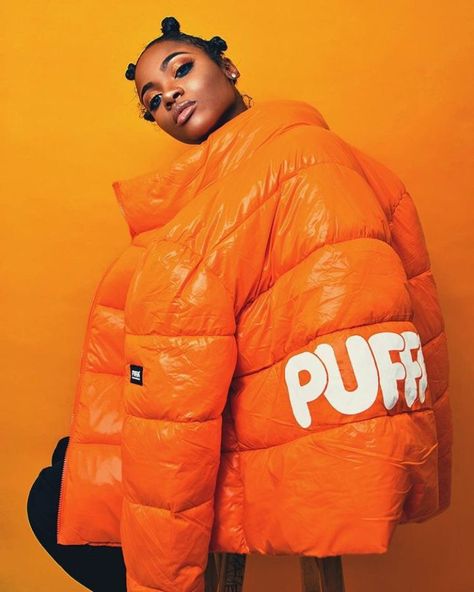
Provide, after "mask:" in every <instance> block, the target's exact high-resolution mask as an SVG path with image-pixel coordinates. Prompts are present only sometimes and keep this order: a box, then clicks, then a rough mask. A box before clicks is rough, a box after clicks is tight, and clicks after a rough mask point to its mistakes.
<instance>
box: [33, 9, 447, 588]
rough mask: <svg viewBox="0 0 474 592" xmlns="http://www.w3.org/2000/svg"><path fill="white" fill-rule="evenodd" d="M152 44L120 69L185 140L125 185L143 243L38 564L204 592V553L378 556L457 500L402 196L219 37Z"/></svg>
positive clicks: (86, 362)
mask: <svg viewBox="0 0 474 592" xmlns="http://www.w3.org/2000/svg"><path fill="white" fill-rule="evenodd" d="M162 31H163V35H162V36H161V37H159V38H158V39H156V40H154V41H153V42H151V44H149V45H148V46H147V47H146V48H145V50H144V52H143V53H142V55H141V56H140V58H139V60H138V62H137V64H136V65H133V64H129V67H128V69H127V73H126V76H127V78H129V79H130V80H134V81H135V87H136V91H137V93H138V96H139V99H140V105H141V110H142V114H143V117H144V118H145V119H147V120H149V121H151V122H156V123H157V124H158V125H159V127H160V128H161V129H163V130H164V131H166V132H167V133H169V134H170V135H172V136H173V137H175V138H176V139H178V140H179V141H180V142H183V143H185V144H191V145H192V146H191V147H189V148H188V149H186V150H185V151H184V152H183V154H182V155H180V157H179V158H177V159H176V160H175V161H174V162H173V165H172V166H171V167H170V168H169V169H166V170H158V171H153V172H151V173H147V174H143V175H140V176H138V177H135V178H133V179H128V180H123V181H115V182H114V183H113V188H114V190H115V192H116V195H117V199H118V201H119V204H120V207H121V209H122V211H123V214H124V216H125V218H126V221H127V224H128V226H129V229H130V235H131V239H132V241H131V245H130V247H129V248H127V249H126V251H125V252H124V254H123V255H121V256H120V257H119V258H118V259H117V260H116V261H114V262H113V264H112V265H111V267H110V268H109V269H108V271H107V273H106V274H105V276H104V278H103V280H102V281H101V283H100V285H99V287H98V289H97V292H96V295H95V298H94V301H93V303H92V308H91V313H90V318H89V322H88V327H87V331H86V338H85V342H84V348H83V356H82V361H81V369H80V379H79V381H78V388H77V393H76V397H75V403H74V409H73V414H72V420H71V430H70V436H69V445H68V447H67V450H66V458H65V463H64V465H63V467H62V477H61V479H60V485H59V487H60V491H59V493H58V491H57V489H55V490H54V491H55V495H56V497H54V496H53V495H51V496H50V498H48V499H49V500H50V501H51V500H53V498H54V500H55V502H54V508H53V510H55V511H56V510H57V515H58V516H57V533H56V534H57V536H56V542H54V540H53V539H54V536H53V535H51V538H50V540H49V543H48V544H49V548H48V547H47V550H48V551H49V552H50V553H51V554H52V555H53V557H54V558H55V559H56V560H57V561H58V562H59V563H60V564H62V565H63V567H65V569H66V571H68V573H71V575H73V577H76V579H78V576H77V572H78V571H80V570H84V572H89V573H90V572H91V571H93V572H94V573H102V574H103V578H105V579H106V578H107V577H109V576H110V569H112V571H114V570H115V571H114V576H116V577H117V578H118V579H120V578H123V573H124V566H123V564H122V556H121V555H120V553H121V551H123V559H124V563H125V565H126V570H125V571H126V573H125V579H126V582H123V580H122V584H123V585H122V588H120V587H119V585H116V584H114V586H113V587H110V589H114V590H119V589H125V585H126V589H127V590H128V592H139V591H140V592H143V591H145V590H163V591H164V590H166V591H167V592H171V591H172V592H177V591H179V592H203V590H204V571H205V569H206V565H208V557H209V553H211V552H223V553H231V554H236V555H234V557H235V556H237V557H240V558H242V556H243V555H246V554H248V553H252V552H254V553H263V554H295V555H308V556H319V557H324V556H336V555H342V554H345V553H384V552H386V551H387V549H388V546H389V543H390V540H391V538H392V535H393V532H394V530H395V528H396V526H397V524H403V523H406V522H413V521H417V522H420V521H423V520H426V519H428V518H430V517H433V516H435V515H437V514H439V513H440V512H441V511H443V510H444V509H446V508H447V507H448V506H449V503H450V478H451V444H452V427H451V410H450V403H449V397H448V388H447V387H448V357H447V346H446V335H445V332H444V323H443V318H442V314H441V311H440V309H439V304H438V298H437V293H436V286H435V282H434V279H433V276H432V273H431V269H430V260H429V256H428V253H427V251H426V245H425V242H424V237H423V231H422V229H421V226H420V223H419V219H418V215H417V213H416V209H415V206H414V203H413V200H412V199H411V196H410V195H409V193H408V191H407V190H406V188H405V186H404V185H403V183H402V182H401V181H400V180H399V179H398V178H397V177H396V175H395V174H394V173H392V172H391V171H390V170H388V169H387V168H386V167H384V166H383V165H382V164H380V163H378V162H376V161H375V160H374V159H372V158H370V157H369V156H367V155H364V154H363V153H362V152H360V151H359V150H357V149H356V148H355V147H353V146H350V145H349V144H348V143H347V142H344V141H343V140H342V139H341V138H339V137H338V136H337V135H336V134H334V133H333V132H332V131H330V129H329V127H328V125H327V123H326V122H325V121H324V119H323V117H322V116H321V114H320V113H319V112H318V111H317V110H316V109H315V108H314V107H313V106H311V105H309V104H307V103H304V102H300V101H290V100H273V101H261V102H258V103H257V104H256V105H253V106H251V107H250V108H249V107H248V106H247V105H245V103H244V101H243V96H242V95H240V93H239V92H238V91H237V89H236V87H235V81H236V79H237V77H238V75H239V73H238V70H237V68H236V67H235V66H234V64H233V63H232V62H231V61H230V60H229V59H227V58H224V57H223V56H222V51H223V50H225V49H226V47H227V46H226V44H225V42H224V41H223V40H222V39H220V38H218V37H214V38H213V39H211V40H210V41H209V42H206V41H203V40H201V39H199V38H195V37H190V36H187V35H185V34H183V33H181V32H180V31H179V23H178V22H177V21H176V19H174V18H173V17H167V18H165V19H164V20H163V22H162ZM34 490H35V486H34V487H33V490H32V491H34ZM37 495H38V494H35V495H31V494H30V500H29V516H30V521H31V523H32V527H33V530H35V532H36V533H37V536H38V533H40V528H39V526H38V525H40V524H41V522H42V513H41V512H42V502H41V503H38V504H36V503H35V498H36V496H37ZM56 501H57V504H56ZM51 503H53V502H52V501H51ZM35 507H36V510H35ZM30 508H32V510H31V511H30ZM51 513H53V512H51ZM35 522H36V525H37V528H36V529H35ZM38 538H39V539H40V542H42V540H41V536H38ZM43 544H44V543H43ZM66 549H67V550H69V551H71V553H76V554H77V555H76V557H77V561H78V562H80V568H79V569H78V570H76V572H75V573H73V572H72V570H71V569H70V568H69V567H68V566H67V565H65V562H62V557H63V556H62V557H61V556H60V555H59V553H60V552H65V550H66ZM84 549H89V551H90V552H89V554H88V556H87V557H86V556H85V555H83V556H80V555H79V552H80V551H83V550H84ZM120 549H121V551H120ZM60 550H61V551H60ZM95 551H97V555H96V556H95V555H93V552H95ZM104 551H109V552H110V553H111V554H112V553H115V557H116V561H117V562H116V565H115V566H114V567H113V568H110V567H104V563H101V562H102V561H103V556H101V555H99V553H102V552H104ZM69 565H70V564H69ZM91 566H93V567H91ZM76 567H77V565H76ZM85 585H86V586H89V587H90V588H91V589H93V590H99V589H106V588H103V583H102V582H100V581H98V580H97V581H96V582H91V581H90V580H89V583H86V584H85ZM101 586H102V587H101ZM240 588H241V582H240V581H238V582H237V583H235V585H234V587H233V588H231V589H232V590H238V589H240Z"/></svg>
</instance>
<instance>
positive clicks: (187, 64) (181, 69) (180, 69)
mask: <svg viewBox="0 0 474 592" xmlns="http://www.w3.org/2000/svg"><path fill="white" fill-rule="evenodd" d="M187 66H191V67H190V68H188V69H186V67H187ZM192 67H193V63H192V62H186V63H185V64H183V65H182V66H180V67H179V68H178V69H177V70H176V75H177V74H178V72H182V71H183V69H184V70H186V71H185V74H187V73H188V72H189V70H191V68H192ZM179 78H181V76H179Z"/></svg>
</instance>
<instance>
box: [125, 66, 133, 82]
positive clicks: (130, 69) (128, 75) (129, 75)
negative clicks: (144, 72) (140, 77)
mask: <svg viewBox="0 0 474 592" xmlns="http://www.w3.org/2000/svg"><path fill="white" fill-rule="evenodd" d="M125 78H126V79H127V80H135V64H128V66H127V70H126V72H125Z"/></svg>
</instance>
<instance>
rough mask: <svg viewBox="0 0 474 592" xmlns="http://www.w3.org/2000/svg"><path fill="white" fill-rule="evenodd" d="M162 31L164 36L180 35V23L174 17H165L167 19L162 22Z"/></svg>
mask: <svg viewBox="0 0 474 592" xmlns="http://www.w3.org/2000/svg"><path fill="white" fill-rule="evenodd" d="M161 31H162V32H163V35H173V34H176V33H180V30H179V22H178V21H177V20H176V19H175V18H174V16H165V18H164V19H163V20H162V21H161Z"/></svg>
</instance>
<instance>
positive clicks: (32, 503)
mask: <svg viewBox="0 0 474 592" xmlns="http://www.w3.org/2000/svg"><path fill="white" fill-rule="evenodd" d="M68 443H69V436H65V437H63V438H61V439H60V440H59V441H58V443H57V444H56V448H55V449H54V452H53V455H52V458H51V466H50V467H46V468H44V469H42V470H41V471H40V473H39V475H38V477H37V478H36V481H35V482H34V483H33V485H32V487H31V490H30V493H29V495H28V502H27V511H28V520H29V522H30V526H31V528H32V530H33V532H34V534H35V536H36V538H37V539H38V541H39V542H40V543H41V545H42V546H43V547H44V549H45V550H46V551H47V552H48V553H49V555H50V556H51V557H52V558H53V559H54V560H55V561H56V562H57V563H58V564H59V565H60V566H61V567H62V568H63V569H64V571H65V572H66V573H68V574H69V575H70V576H71V577H72V578H74V579H75V580H76V581H77V582H79V583H80V584H82V585H83V586H85V587H86V588H88V589H89V590H92V591H93V592H126V590H127V587H126V580H125V573H126V568H125V563H124V560H123V554H122V547H105V546H94V545H58V544H57V542H56V536H57V529H56V524H57V517H58V506H59V486H60V483H61V471H62V468H63V463H64V456H65V453H66V448H67V445H68Z"/></svg>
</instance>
